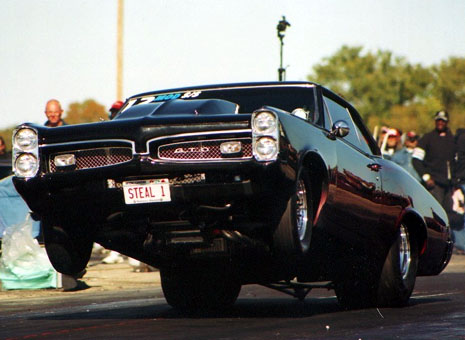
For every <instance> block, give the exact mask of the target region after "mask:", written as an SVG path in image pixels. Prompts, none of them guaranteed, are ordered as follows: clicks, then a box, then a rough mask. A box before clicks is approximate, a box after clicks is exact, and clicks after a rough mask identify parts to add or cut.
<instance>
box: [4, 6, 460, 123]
mask: <svg viewBox="0 0 465 340" xmlns="http://www.w3.org/2000/svg"><path fill="white" fill-rule="evenodd" d="M1 5H2V10H1V11H0V28H1V30H0V32H1V33H0V103H1V106H0V129H4V128H10V127H13V126H15V125H18V124H21V123H23V122H34V123H39V124H42V123H44V122H45V120H46V118H45V114H44V108H45V103H46V101H47V100H48V99H51V98H56V99H58V100H60V101H61V103H62V106H63V109H64V110H65V111H66V109H67V108H68V106H69V104H70V103H72V102H82V101H84V100H86V99H94V100H96V101H97V102H99V103H100V104H103V105H104V106H105V107H107V108H109V107H110V106H111V104H112V103H113V102H114V101H115V100H116V22H117V0H99V1H95V0H2V1H1ZM283 15H285V16H286V19H287V21H288V22H289V23H290V24H291V27H289V28H288V29H287V30H286V32H285V33H286V36H285V38H284V66H286V67H287V73H286V80H307V76H308V75H309V74H310V73H311V72H312V67H313V66H314V65H316V64H319V63H321V62H322V61H323V58H325V57H329V56H331V55H333V54H334V53H335V52H336V51H338V50H339V49H340V48H341V46H343V45H349V46H363V47H364V51H365V52H368V51H371V52H375V51H377V50H378V49H381V50H388V51H391V52H393V53H394V55H395V56H400V57H405V58H406V59H407V61H408V62H410V63H421V64H423V65H424V66H431V65H433V64H439V63H440V62H441V61H444V60H447V59H448V58H449V57H451V56H458V57H465V20H464V19H463V18H464V17H465V1H463V0H376V1H373V0H324V1H323V0H320V1H317V0H124V37H123V41H124V59H123V65H124V72H123V96H124V97H125V98H127V97H129V96H131V95H134V94H137V93H140V92H147V91H151V90H160V89H165V88H173V87H182V86H191V85H206V84H215V83H231V82H244V81H268V80H278V71H277V69H278V67H279V39H278V37H277V30H276V26H277V24H278V22H279V20H280V19H281V17H282V16H283ZM323 85H324V84H323Z"/></svg>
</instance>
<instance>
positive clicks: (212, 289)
mask: <svg viewBox="0 0 465 340" xmlns="http://www.w3.org/2000/svg"><path fill="white" fill-rule="evenodd" d="M160 276H161V286H162V289H163V293H164V295H165V299H166V301H167V302H168V304H169V305H171V306H172V307H173V308H175V309H179V310H181V311H188V312H191V311H197V310H198V311H202V310H218V309H224V308H228V307H230V306H232V305H233V304H234V302H235V301H236V299H237V297H238V296H239V292H240V290H241V284H240V282H239V280H238V278H237V277H236V276H235V275H233V274H232V272H231V271H230V270H228V269H218V268H213V269H212V268H206V267H194V268H185V267H182V268H181V267H176V268H164V269H161V271H160Z"/></svg>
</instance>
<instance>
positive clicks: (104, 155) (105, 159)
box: [49, 147, 132, 173]
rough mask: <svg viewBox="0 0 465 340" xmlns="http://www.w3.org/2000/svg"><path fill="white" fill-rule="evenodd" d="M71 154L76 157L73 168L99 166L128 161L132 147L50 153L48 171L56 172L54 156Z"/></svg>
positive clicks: (81, 168)
mask: <svg viewBox="0 0 465 340" xmlns="http://www.w3.org/2000/svg"><path fill="white" fill-rule="evenodd" d="M63 154H73V155H74V157H75V159H76V166H75V167H74V170H83V169H92V168H99V167H103V166H108V165H115V164H120V163H125V162H128V161H130V160H131V159H132V149H131V148H128V147H107V148H98V149H85V150H74V151H67V152H61V153H56V154H52V155H50V159H49V166H50V172H52V173H53V172H57V167H56V165H55V161H54V159H55V156H58V155H63Z"/></svg>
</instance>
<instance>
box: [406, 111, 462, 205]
mask: <svg viewBox="0 0 465 340" xmlns="http://www.w3.org/2000/svg"><path fill="white" fill-rule="evenodd" d="M434 121H435V129H434V130H433V131H431V132H428V133H426V134H425V135H424V136H423V137H422V138H420V140H419V141H418V146H417V147H416V148H415V149H414V150H413V154H412V163H413V166H414V168H415V170H416V171H417V172H418V175H419V176H420V178H421V179H422V181H423V183H424V184H425V186H426V188H427V189H428V190H429V191H430V192H431V194H432V195H433V196H434V197H435V198H436V200H437V201H438V202H439V203H440V204H441V205H442V206H443V207H444V209H445V210H446V211H447V210H449V209H450V207H451V206H452V201H451V190H452V185H453V180H454V161H455V149H456V147H455V140H454V136H453V135H452V132H451V131H450V129H449V128H448V127H447V124H448V123H449V114H448V113H447V111H438V112H436V114H435V115H434Z"/></svg>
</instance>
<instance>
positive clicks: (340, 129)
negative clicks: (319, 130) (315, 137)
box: [328, 120, 350, 139]
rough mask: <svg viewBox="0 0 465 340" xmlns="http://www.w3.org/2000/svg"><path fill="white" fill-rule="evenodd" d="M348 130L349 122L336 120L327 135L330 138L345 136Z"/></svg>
mask: <svg viewBox="0 0 465 340" xmlns="http://www.w3.org/2000/svg"><path fill="white" fill-rule="evenodd" d="M349 132H350V128H349V124H347V123H346V122H345V121H344V120H338V121H336V122H335V123H334V124H333V127H332V129H331V131H330V132H329V134H328V137H329V138H331V139H335V138H336V137H345V136H347V135H348V134H349Z"/></svg>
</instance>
